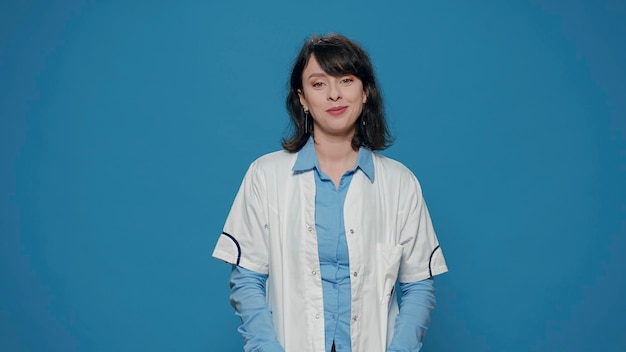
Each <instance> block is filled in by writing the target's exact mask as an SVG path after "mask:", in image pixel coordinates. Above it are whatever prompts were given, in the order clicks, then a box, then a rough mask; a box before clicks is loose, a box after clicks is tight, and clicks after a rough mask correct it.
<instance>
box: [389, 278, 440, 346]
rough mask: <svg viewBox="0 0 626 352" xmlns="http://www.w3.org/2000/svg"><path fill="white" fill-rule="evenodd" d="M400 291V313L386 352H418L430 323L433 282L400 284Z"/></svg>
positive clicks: (433, 291) (433, 295)
mask: <svg viewBox="0 0 626 352" xmlns="http://www.w3.org/2000/svg"><path fill="white" fill-rule="evenodd" d="M400 290H401V291H402V298H401V300H400V312H399V313H398V316H397V317H396V323H395V328H394V334H393V338H392V340H391V344H390V345H389V348H387V352H415V351H420V350H421V348H422V341H423V340H424V336H425V335H426V331H427V330H428V324H429V323H430V312H431V311H432V310H433V309H434V308H435V286H434V280H433V279H432V278H429V279H425V280H421V281H416V282H408V283H402V282H401V283H400Z"/></svg>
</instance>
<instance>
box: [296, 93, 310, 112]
mask: <svg viewBox="0 0 626 352" xmlns="http://www.w3.org/2000/svg"><path fill="white" fill-rule="evenodd" d="M298 98H300V105H302V107H303V108H304V109H305V110H309V109H308V108H307V107H306V99H304V93H303V92H302V89H298Z"/></svg>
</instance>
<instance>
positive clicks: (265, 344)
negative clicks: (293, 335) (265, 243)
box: [230, 265, 285, 352]
mask: <svg viewBox="0 0 626 352" xmlns="http://www.w3.org/2000/svg"><path fill="white" fill-rule="evenodd" d="M266 282H267V274H261V273H257V272H255V271H252V270H248V269H245V268H242V267H240V266H237V265H233V270H232V271H231V274H230V304H231V305H232V306H233V308H235V314H236V315H237V316H238V317H239V318H240V319H241V322H242V324H241V326H240V327H239V328H238V329H237V331H239V333H240V334H241V336H243V339H244V341H245V342H246V343H245V345H244V351H245V352H284V351H285V350H284V349H283V347H282V346H281V345H280V343H279V342H278V339H277V338H276V332H275V331H274V322H273V321H272V312H271V311H270V309H269V306H268V305H267V302H266V300H265V283H266Z"/></svg>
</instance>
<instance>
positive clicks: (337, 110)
mask: <svg viewBox="0 0 626 352" xmlns="http://www.w3.org/2000/svg"><path fill="white" fill-rule="evenodd" d="M346 109H348V107H347V106H337V107H334V108H330V109H328V110H326V112H327V113H329V114H331V115H333V116H338V115H341V114H343V113H344V112H345V111H346Z"/></svg>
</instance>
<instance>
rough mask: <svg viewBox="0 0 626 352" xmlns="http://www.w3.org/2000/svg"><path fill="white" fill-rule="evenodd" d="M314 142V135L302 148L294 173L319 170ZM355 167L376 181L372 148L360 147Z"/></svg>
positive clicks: (294, 166)
mask: <svg viewBox="0 0 626 352" xmlns="http://www.w3.org/2000/svg"><path fill="white" fill-rule="evenodd" d="M314 143H315V142H314V141H313V136H311V137H309V140H308V141H307V142H306V144H305V145H304V147H302V149H300V151H299V152H298V157H297V158H296V162H295V164H294V165H293V168H292V171H293V172H294V173H302V172H307V171H311V170H313V169H318V170H319V162H318V161H317V154H315V145H314ZM354 169H355V170H357V169H358V170H361V171H363V173H364V174H365V176H367V178H368V179H369V180H370V182H372V183H374V160H373V156H372V151H371V150H369V149H367V148H363V147H361V148H359V155H358V156H357V158H356V166H355V168H354Z"/></svg>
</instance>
